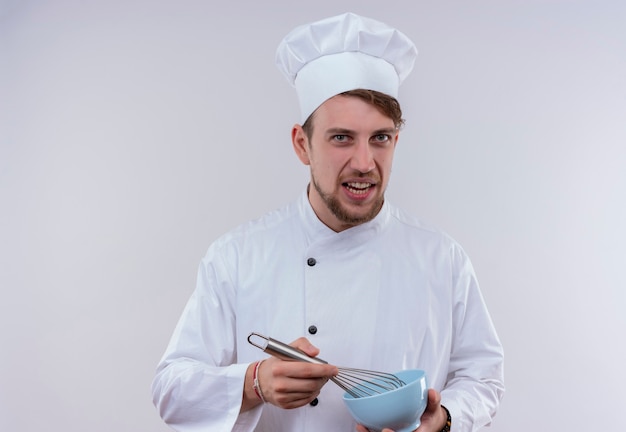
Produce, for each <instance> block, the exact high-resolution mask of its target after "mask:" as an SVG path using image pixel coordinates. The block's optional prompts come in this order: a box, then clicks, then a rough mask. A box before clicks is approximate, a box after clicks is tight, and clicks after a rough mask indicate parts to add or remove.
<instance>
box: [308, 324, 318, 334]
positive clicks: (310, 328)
mask: <svg viewBox="0 0 626 432" xmlns="http://www.w3.org/2000/svg"><path fill="white" fill-rule="evenodd" d="M309 333H311V334H315V333H317V327H315V326H309Z"/></svg>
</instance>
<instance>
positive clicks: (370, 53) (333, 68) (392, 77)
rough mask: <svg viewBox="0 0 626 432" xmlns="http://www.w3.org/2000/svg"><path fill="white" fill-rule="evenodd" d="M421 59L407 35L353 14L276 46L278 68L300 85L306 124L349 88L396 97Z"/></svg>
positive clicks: (329, 20)
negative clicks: (324, 105) (321, 107)
mask: <svg viewBox="0 0 626 432" xmlns="http://www.w3.org/2000/svg"><path fill="white" fill-rule="evenodd" d="M416 57H417V49H416V48H415V45H414V44H413V42H411V40H410V39H409V38H408V37H407V36H405V35H404V34H403V33H401V32H399V31H398V30H396V29H394V28H392V27H389V26H388V25H386V24H383V23H381V22H378V21H376V20H373V19H371V18H364V17H361V16H358V15H356V14H353V13H345V14H342V15H338V16H334V17H331V18H326V19H323V20H321V21H317V22H314V23H312V24H306V25H302V26H299V27H297V28H295V29H294V30H292V31H291V32H290V33H289V34H288V35H287V36H285V38H284V39H283V40H282V42H281V43H280V44H279V46H278V49H277V50H276V64H277V66H278V68H279V69H280V70H281V72H282V73H283V74H284V75H285V77H286V78H287V80H288V81H289V82H290V83H291V85H293V86H294V87H295V88H296V93H297V94H298V100H299V103H300V113H301V119H302V122H303V123H304V121H305V120H306V119H307V118H308V117H309V116H310V115H311V114H312V113H313V111H315V110H316V109H317V107H319V106H320V105H321V104H322V103H324V101H326V100H327V99H329V98H331V97H333V96H335V95H337V94H339V93H342V92H345V91H348V90H354V89H357V88H362V89H368V90H376V91H379V92H382V93H385V94H388V95H390V96H393V97H395V98H397V97H398V87H399V86H400V83H401V82H402V81H403V80H404V79H405V78H406V76H407V75H408V74H409V73H410V72H411V70H412V69H413V64H414V63H415V58H416Z"/></svg>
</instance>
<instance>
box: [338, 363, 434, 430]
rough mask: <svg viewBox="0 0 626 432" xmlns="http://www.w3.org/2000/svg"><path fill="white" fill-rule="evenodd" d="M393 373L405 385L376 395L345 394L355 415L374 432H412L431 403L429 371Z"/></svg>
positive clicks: (346, 401)
mask: <svg viewBox="0 0 626 432" xmlns="http://www.w3.org/2000/svg"><path fill="white" fill-rule="evenodd" d="M394 375H395V376H397V377H398V378H400V379H401V380H402V381H404V382H405V383H406V385H404V386H402V387H399V388H397V389H394V390H390V391H388V392H385V393H381V394H377V395H373V396H367V397H360V398H355V397H353V396H351V395H350V394H348V393H345V394H344V396H343V401H344V403H345V404H346V407H347V408H348V411H350V414H352V417H353V418H354V419H355V420H356V421H357V423H360V424H362V425H363V426H365V427H367V428H368V429H370V430H371V431H372V432H380V431H381V430H382V429H383V428H391V429H393V430H394V431H396V432H412V431H414V430H415V429H417V428H418V427H419V425H420V418H421V417H422V414H423V413H424V410H425V409H426V404H427V402H428V383H427V380H426V373H425V372H424V371H423V370H421V369H408V370H404V371H400V372H397V373H395V374H394Z"/></svg>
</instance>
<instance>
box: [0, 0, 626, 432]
mask: <svg viewBox="0 0 626 432" xmlns="http://www.w3.org/2000/svg"><path fill="white" fill-rule="evenodd" d="M211 3H212V2H205V1H170V2H167V1H165V0H152V1H151V0H136V1H132V0H127V1H122V0H108V1H105V0H102V1H95V0H94V1H78V0H75V1H72V0H56V1H53V0H48V1H44V0H42V1H35V0H15V1H6V0H5V1H3V2H2V1H0V289H1V293H2V297H1V298H2V300H1V301H0V350H1V351H0V430H3V431H51V430H54V431H57V430H58V431H64V432H72V431H77V432H78V431H80V432H82V431H90V432H109V431H166V430H168V429H167V428H166V427H165V426H163V425H162V424H161V422H160V419H158V417H157V415H156V414H155V411H154V409H153V407H152V404H151V400H150V394H149V385H150V381H151V379H152V376H153V371H154V367H155V365H156V363H157V361H158V359H159V357H160V355H161V353H162V351H163V350H164V348H165V344H166V343H167V340H168V339H169V336H170V334H171V331H172V330H173V327H174V324H175V322H176V320H177V319H178V316H179V314H180V312H181V309H182V307H183V305H184V303H185V302H186V300H187V298H188V296H189V294H190V293H191V291H192V289H193V286H194V283H195V272H196V268H197V265H198V262H199V260H200V258H201V256H202V255H203V253H204V251H205V250H206V248H207V246H208V245H209V243H210V242H211V241H212V240H213V239H214V238H215V237H216V236H218V235H219V234H220V233H222V232H224V231H225V230H227V229H229V228H231V227H233V226H234V225H235V224H237V223H239V222H243V221H245V220H247V219H250V218H252V217H256V216H259V215H261V214H262V213H264V212H266V211H268V210H270V209H273V208H275V207H277V206H279V205H282V204H284V203H286V202H287V201H290V200H291V199H293V198H294V197H295V196H296V195H297V194H299V193H300V192H301V191H302V189H303V188H304V187H305V183H306V179H307V171H306V169H305V167H303V166H301V165H300V164H299V162H298V161H297V159H296V157H295V156H294V154H293V152H292V150H291V146H290V140H289V131H290V127H291V125H292V124H293V123H294V122H295V121H296V120H297V109H296V106H297V105H296V100H295V94H294V92H293V91H292V89H291V88H290V87H289V86H288V84H287V83H286V81H284V80H283V78H282V76H281V75H280V74H279V72H278V71H277V70H276V69H275V67H274V65H273V55H274V50H275V47H276V45H277V44H278V42H279V41H280V39H281V37H282V36H283V35H284V34H285V33H286V32H287V31H289V30H290V29H291V28H292V27H294V26H295V25H298V24H302V23H305V22H308V21H312V20H315V19H318V18H322V17H325V16H329V15H333V14H337V13H341V12H345V11H348V10H352V11H354V12H357V13H361V14H364V15H369V16H373V17H378V18H379V19H381V20H383V21H387V22H389V23H391V24H393V25H395V26H397V27H398V28H400V29H401V30H403V31H404V32H405V33H406V34H408V35H409V36H410V37H411V38H412V39H413V40H414V41H415V42H416V44H417V46H418V48H419V50H420V56H419V59H418V63H417V65H416V69H415V71H414V73H413V75H411V76H410V77H409V79H408V80H407V82H406V84H405V86H404V87H403V88H402V93H401V97H400V98H401V101H402V102H403V107H404V110H405V115H406V117H407V119H408V123H407V126H406V128H405V130H404V132H403V134H402V137H401V141H400V145H399V148H398V150H397V158H396V164H395V167H394V177H393V179H392V183H391V186H390V190H389V193H388V196H389V198H390V200H393V201H394V202H395V203H396V204H398V205H400V206H402V207H405V208H407V209H408V210H410V211H412V212H413V213H416V214H418V215H421V216H422V217H423V218H424V219H426V220H427V221H429V222H432V223H435V224H437V225H439V226H441V227H442V228H444V229H445V230H447V231H448V232H449V233H450V234H452V235H453V236H454V237H455V238H456V239H457V240H459V241H460V242H461V243H462V244H463V245H464V247H465V248H466V249H467V251H468V252H469V254H470V256H472V258H473V261H474V264H475V267H476V269H477V273H478V275H479V278H480V280H481V283H482V288H483V291H484V294H485V297H486V300H487V302H488V305H489V307H490V310H491V312H492V315H493V318H494V321H495V323H496V325H497V327H498V330H499V333H500V336H501V339H502V341H503V344H504V346H505V349H506V383H507V393H506V396H505V399H504V401H503V404H502V407H501V410H500V413H499V415H498V416H497V418H496V420H495V422H494V425H493V427H492V428H491V430H493V431H506V432H526V431H529V430H532V431H536V430H546V431H547V430H570V431H572V430H581V431H582V430H623V429H624V428H626V420H625V419H624V416H623V415H621V410H622V406H623V403H624V402H625V399H624V395H623V392H622V391H621V390H622V388H623V387H624V384H626V373H625V372H624V365H625V364H626V349H625V338H624V329H625V327H626V325H625V324H626V318H625V316H626V295H625V294H624V293H625V288H626V276H625V271H624V269H626V247H625V246H624V244H625V240H626V228H625V223H624V221H626V203H625V201H626V150H624V147H625V145H626V83H625V78H626V26H625V25H624V22H626V7H625V4H626V3H624V2H622V1H620V0H615V1H613V2H611V1H603V0H594V1H591V0H589V1H586V2H584V1H556V0H552V1H538V0H526V1H521V0H519V1H495V0H494V1H487V0H476V1H473V2H467V1H457V2H451V1H434V0H433V1H413V2H409V1H402V0H387V1H383V2H375V3H374V2H363V1H361V0H318V1H314V2H313V1H309V2H294V1H291V0H276V1H273V2H263V1H253V0H249V1H247V2H242V1H231V2H223V3H224V4H220V5H219V6H211ZM213 3H214V2H213ZM409 5H410V6H409Z"/></svg>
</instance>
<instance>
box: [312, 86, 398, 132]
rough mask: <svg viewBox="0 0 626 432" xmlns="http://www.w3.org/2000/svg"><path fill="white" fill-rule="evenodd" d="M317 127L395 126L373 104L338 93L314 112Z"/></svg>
mask: <svg viewBox="0 0 626 432" xmlns="http://www.w3.org/2000/svg"><path fill="white" fill-rule="evenodd" d="M312 119H313V121H314V124H315V128H316V129H317V128H319V129H321V130H325V129H327V128H345V129H351V130H361V129H367V130H378V129H386V128H395V125H394V122H393V119H392V118H391V117H389V116H387V115H386V114H384V113H382V112H381V111H380V110H379V109H378V108H377V107H376V106H374V105H373V104H370V103H367V102H366V101H364V100H363V99H361V98H358V97H355V96H344V95H337V96H333V97H332V98H330V99H328V100H326V101H325V102H324V103H323V104H322V105H320V106H319V107H318V108H317V110H316V111H315V113H314V116H313V118H312Z"/></svg>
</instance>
